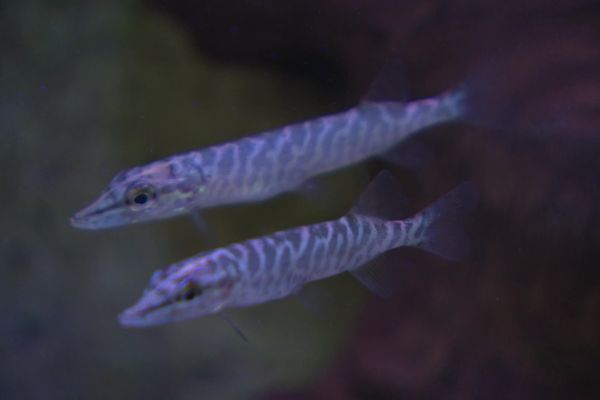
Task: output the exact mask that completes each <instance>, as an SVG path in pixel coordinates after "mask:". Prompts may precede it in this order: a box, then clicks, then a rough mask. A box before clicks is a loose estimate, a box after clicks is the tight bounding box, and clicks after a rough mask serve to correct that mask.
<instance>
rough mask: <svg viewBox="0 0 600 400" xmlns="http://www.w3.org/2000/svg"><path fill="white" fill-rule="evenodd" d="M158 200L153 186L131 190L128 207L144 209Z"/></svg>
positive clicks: (127, 199) (128, 194) (127, 198)
mask: <svg viewBox="0 0 600 400" xmlns="http://www.w3.org/2000/svg"><path fill="white" fill-rule="evenodd" d="M155 198H156V191H155V190H154V188H153V187H151V186H143V187H137V188H133V189H131V190H130V191H129V192H127V196H126V200H125V202H126V203H127V205H128V206H131V207H135V208H138V209H139V208H144V207H145V206H147V205H149V204H150V203H151V201H152V200H154V199H155Z"/></svg>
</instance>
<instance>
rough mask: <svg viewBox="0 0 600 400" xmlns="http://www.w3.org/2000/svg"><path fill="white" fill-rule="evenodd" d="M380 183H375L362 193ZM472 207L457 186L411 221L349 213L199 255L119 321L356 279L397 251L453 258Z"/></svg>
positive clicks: (156, 282) (198, 312)
mask: <svg viewBox="0 0 600 400" xmlns="http://www.w3.org/2000/svg"><path fill="white" fill-rule="evenodd" d="M388 183H389V179H388V177H386V176H378V178H377V179H376V180H375V181H373V183H372V184H371V185H370V190H369V192H372V191H374V187H377V186H381V185H384V184H386V185H387V184H388ZM363 197H364V196H363ZM367 197H370V196H367ZM363 203H365V201H363ZM366 203H372V202H369V201H366ZM472 203H473V201H472V195H471V190H470V189H469V188H467V187H464V186H463V187H459V188H458V189H456V190H454V191H453V192H451V193H450V194H449V195H447V196H445V197H444V198H442V199H441V200H440V201H438V202H436V203H435V204H434V205H432V206H431V207H429V208H427V209H426V210H424V211H423V212H421V213H418V214H417V215H415V216H413V217H411V218H407V219H402V220H385V219H382V218H381V216H378V215H376V214H375V213H370V212H369V210H365V209H364V208H361V207H356V208H355V209H354V210H353V211H351V212H350V213H349V214H347V215H345V216H343V217H342V218H340V219H338V220H334V221H328V222H323V223H318V224H314V225H308V226H304V227H299V228H294V229H290V230H285V231H281V232H276V233H273V234H270V235H267V236H263V237H261V238H257V239H251V240H247V241H244V242H241V243H236V244H232V245H229V246H226V247H223V248H219V249H215V250H211V251H208V252H203V253H201V254H199V255H196V256H194V257H191V258H188V259H187V260H184V261H182V262H179V263H176V264H173V265H171V266H169V267H167V268H166V269H163V270H159V271H157V272H156V273H155V274H154V275H153V277H152V279H151V281H150V286H149V288H148V289H147V290H146V291H145V293H144V295H143V296H142V298H141V299H140V300H139V301H138V303H137V304H136V305H134V306H133V307H131V308H129V309H127V310H125V311H124V312H123V313H122V314H121V315H120V321H121V323H122V324H123V325H125V326H148V325H156V324H162V323H168V322H172V321H177V320H182V319H189V318H193V317H198V316H202V315H206V314H212V313H218V312H219V311H221V310H222V309H224V308H227V307H243V306H249V305H253V304H259V303H263V302H266V301H270V300H274V299H279V298H283V297H286V296H289V295H290V294H294V293H297V292H298V291H299V290H300V289H301V288H302V286H303V285H304V284H306V283H307V282H310V281H316V280H320V279H324V278H327V277H330V276H333V275H337V274H340V273H343V272H346V271H348V272H351V273H353V274H355V276H356V277H357V278H359V280H361V273H362V272H361V268H360V267H361V266H363V265H364V264H365V263H367V262H369V261H370V260H372V259H373V258H375V257H377V256H378V255H380V254H382V253H384V252H386V251H388V250H390V249H394V248H397V247H401V246H410V247H418V248H422V249H424V250H427V251H430V252H433V253H436V254H439V255H442V256H444V257H447V258H451V259H453V258H458V257H459V256H460V255H462V253H463V252H464V236H463V235H462V233H461V221H460V220H461V218H462V216H464V212H465V210H468V209H469V208H470V207H471V206H472ZM359 204H360V203H359ZM457 210H458V211H459V212H457ZM363 283H365V284H367V283H366V282H363ZM367 286H369V285H368V284H367Z"/></svg>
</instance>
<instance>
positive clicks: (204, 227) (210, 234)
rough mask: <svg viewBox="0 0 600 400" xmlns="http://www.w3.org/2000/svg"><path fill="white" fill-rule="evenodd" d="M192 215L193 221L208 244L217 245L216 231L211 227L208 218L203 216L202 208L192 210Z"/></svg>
mask: <svg viewBox="0 0 600 400" xmlns="http://www.w3.org/2000/svg"><path fill="white" fill-rule="evenodd" d="M190 217H191V218H192V222H193V223H194V225H195V226H196V228H197V229H198V230H199V231H200V234H201V235H202V238H203V239H204V240H205V241H206V243H207V244H208V245H211V246H212V245H216V244H217V242H218V240H217V235H216V233H215V231H214V230H213V229H212V228H211V227H210V225H209V224H208V222H206V219H205V218H204V217H203V216H202V213H201V212H200V210H193V211H191V212H190Z"/></svg>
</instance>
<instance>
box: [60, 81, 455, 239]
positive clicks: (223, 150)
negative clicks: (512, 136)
mask: <svg viewBox="0 0 600 400" xmlns="http://www.w3.org/2000/svg"><path fill="white" fill-rule="evenodd" d="M464 97H465V96H464V91H463V90H456V91H450V92H447V93H444V94H442V95H440V96H438V97H433V98H427V99H421V100H417V101H413V102H409V103H402V102H387V101H386V102H363V103H362V104H360V105H358V106H356V107H354V108H352V109H349V110H347V111H345V112H342V113H339V114H334V115H329V116H324V117H320V118H316V119H313V120H309V121H306V122H303V123H298V124H293V125H289V126H285V127H282V128H280V129H275V130H272V131H269V132H266V133H262V134H258V135H255V136H249V137H245V138H242V139H239V140H236V141H231V142H228V143H224V144H218V145H215V146H211V147H208V148H204V149H200V150H197V151H191V152H187V153H183V154H180V155H175V156H172V157H169V158H166V159H162V160H158V161H155V162H152V163H150V164H147V165H144V166H139V167H134V168H131V169H128V170H124V171H121V172H120V173H118V174H117V175H116V176H115V177H114V178H113V179H112V180H111V181H110V183H109V184H108V187H107V188H106V189H105V190H104V191H103V192H102V193H101V194H100V195H99V197H98V198H97V199H96V200H95V201H93V202H92V203H91V204H90V205H88V206H87V207H85V208H83V209H82V210H80V211H79V212H77V213H76V214H75V215H74V216H73V217H72V218H71V224H72V225H73V226H75V227H77V228H83V229H102V228H110V227H117V226H121V225H126V224H132V223H137V222H142V221H151V220H157V219H164V218H170V217H174V216H177V215H182V214H187V213H194V212H197V211H200V210H203V209H207V208H210V207H215V206H221V205H226V204H234V203H244V202H256V201H261V200H265V199H268V198H270V197H273V196H276V195H278V194H281V193H284V192H290V191H294V190H297V189H299V188H300V187H301V186H302V185H303V183H305V182H306V181H307V180H309V179H310V178H312V177H315V176H317V175H319V174H323V173H325V172H328V171H333V170H336V169H338V168H342V167H346V166H349V165H351V164H354V163H357V162H359V161H362V160H364V159H367V158H369V157H372V156H376V155H382V154H384V153H385V152H386V151H388V150H390V149H391V148H392V147H394V146H395V145H397V144H399V143H400V142H402V141H404V140H406V139H408V138H409V137H411V136H413V135H415V134H416V133H417V132H419V131H422V130H423V129H424V128H427V127H430V126H433V125H437V124H441V123H445V122H449V121H452V120H456V119H458V118H461V117H463V116H464V114H465V106H464V103H465V100H464Z"/></svg>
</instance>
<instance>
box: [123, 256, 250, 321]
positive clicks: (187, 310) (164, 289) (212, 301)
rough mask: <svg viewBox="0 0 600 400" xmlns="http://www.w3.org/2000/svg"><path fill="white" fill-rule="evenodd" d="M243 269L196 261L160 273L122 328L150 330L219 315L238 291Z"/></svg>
mask: <svg viewBox="0 0 600 400" xmlns="http://www.w3.org/2000/svg"><path fill="white" fill-rule="evenodd" d="M238 271H239V269H238V268H237V267H236V266H235V265H234V264H233V261H231V260H229V259H217V260H215V259H213V258H212V257H210V256H207V257H194V258H192V259H189V260H188V261H183V262H181V263H176V264H173V265H171V266H169V267H167V268H166V269H163V270H159V271H156V272H155V273H154V275H153V276H152V278H151V279H150V285H149V287H148V288H147V289H146V290H145V291H144V294H143V295H142V297H141V298H140V299H139V300H138V301H137V303H136V304H134V305H133V306H131V307H129V308H127V309H126V310H125V311H123V312H122V313H121V314H120V315H119V321H120V323H121V325H123V326H126V327H147V326H153V325H161V324H165V323H169V322H175V321H181V320H186V319H190V318H197V317H201V316H205V315H209V314H214V313H218V312H219V311H221V310H222V309H223V308H225V307H226V306H227V305H228V304H230V303H231V302H232V299H233V298H234V296H235V293H236V292H237V290H238V287H239V284H240V279H239V272H238Z"/></svg>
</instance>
